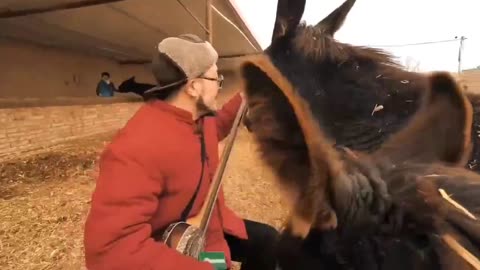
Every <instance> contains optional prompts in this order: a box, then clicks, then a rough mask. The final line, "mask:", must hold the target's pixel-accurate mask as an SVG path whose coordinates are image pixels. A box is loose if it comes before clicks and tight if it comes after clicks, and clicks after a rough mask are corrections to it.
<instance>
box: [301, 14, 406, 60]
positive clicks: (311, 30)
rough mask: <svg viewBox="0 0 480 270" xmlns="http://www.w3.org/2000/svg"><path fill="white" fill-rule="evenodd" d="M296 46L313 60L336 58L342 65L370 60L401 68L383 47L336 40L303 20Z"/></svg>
mask: <svg viewBox="0 0 480 270" xmlns="http://www.w3.org/2000/svg"><path fill="white" fill-rule="evenodd" d="M293 40H294V41H293V42H294V44H295V48H296V49H297V50H298V51H299V52H301V53H302V54H304V55H305V56H306V57H308V58H310V59H312V60H313V61H322V60H327V59H330V60H334V61H336V62H339V63H340V65H341V64H343V63H344V62H348V61H362V62H365V61H368V62H371V63H375V64H377V65H380V66H382V67H385V68H389V67H393V68H398V69H401V68H402V66H401V65H400V64H399V63H398V62H397V61H395V59H394V58H395V57H394V56H393V55H392V54H390V53H389V52H386V51H384V50H382V49H376V48H371V47H366V46H355V45H350V44H347V43H342V42H339V41H337V40H335V38H334V37H332V36H329V35H325V34H324V32H323V31H322V29H320V28H318V27H316V26H313V25H307V24H306V22H304V21H303V22H301V23H300V24H299V25H298V27H297V29H296V33H295V36H294V38H293Z"/></svg>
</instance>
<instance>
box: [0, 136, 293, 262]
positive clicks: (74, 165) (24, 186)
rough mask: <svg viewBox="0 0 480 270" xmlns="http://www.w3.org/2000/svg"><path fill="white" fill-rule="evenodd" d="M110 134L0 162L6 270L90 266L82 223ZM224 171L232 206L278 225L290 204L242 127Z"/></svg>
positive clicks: (0, 228)
mask: <svg viewBox="0 0 480 270" xmlns="http://www.w3.org/2000/svg"><path fill="white" fill-rule="evenodd" d="M111 136H112V134H105V135H101V136H95V137H94V138H87V139H83V140H79V141H74V142H70V143H67V144H65V145H63V146H62V147H60V148H58V149H56V150H55V151H52V152H48V153H44V154H41V155H37V156H34V157H31V158H28V159H25V160H21V161H10V162H7V163H0V217H1V218H0V269H2V270H7V269H28V270H30V269H84V268H83V265H84V257H83V225H84V221H85V218H86V215H87V212H88V209H89V206H90V205H89V204H90V197H91V193H92V191H93V189H94V186H95V164H96V161H97V158H98V154H99V153H100V151H101V150H102V149H103V147H104V145H105V144H106V143H108V141H109V139H110V138H111ZM224 177H225V179H224V190H225V195H226V198H227V204H228V205H230V206H231V207H232V208H233V209H234V210H236V211H237V212H238V213H239V214H240V215H241V216H243V217H245V218H249V219H253V220H258V221H263V222H266V223H269V224H272V225H274V226H275V227H277V228H279V226H280V225H281V223H282V219H283V218H284V217H285V215H286V211H285V206H284V205H282V203H281V200H280V195H279V190H278V189H277V187H276V186H275V185H274V183H273V178H272V175H271V172H270V171H269V170H268V169H267V168H265V167H264V166H263V164H262V163H261V162H260V160H259V159H258V156H257V153H256V148H255V144H254V143H253V142H252V140H251V138H250V134H248V133H247V132H246V131H245V130H244V129H243V128H242V130H241V131H239V134H238V136H237V140H236V142H235V146H234V149H233V151H232V154H231V156H230V160H229V163H228V165H227V169H226V171H225V175H224Z"/></svg>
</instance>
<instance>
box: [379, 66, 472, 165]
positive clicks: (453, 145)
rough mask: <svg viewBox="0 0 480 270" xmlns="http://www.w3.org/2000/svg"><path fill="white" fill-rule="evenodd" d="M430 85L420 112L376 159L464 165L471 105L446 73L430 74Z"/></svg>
mask: <svg viewBox="0 0 480 270" xmlns="http://www.w3.org/2000/svg"><path fill="white" fill-rule="evenodd" d="M429 83H430V87H429V89H428V91H427V93H426V95H425V96H424V100H423V104H422V106H421V108H420V109H419V110H418V112H417V113H416V114H415V115H414V116H413V118H412V119H411V120H410V122H409V124H407V126H406V127H405V128H404V129H403V130H401V131H399V132H398V133H397V134H395V135H392V137H391V138H390V139H389V140H387V141H386V142H385V143H384V144H383V146H382V147H381V148H380V149H379V150H378V151H377V152H375V153H374V155H375V156H376V157H377V158H385V157H388V158H390V159H391V160H392V161H393V162H402V161H407V160H408V161H418V162H425V163H430V162H438V161H439V162H444V163H450V164H451V165H464V163H466V161H467V159H468V156H469V155H470V151H471V127H472V113H473V112H472V105H471V103H470V101H469V100H468V99H467V97H466V96H465V94H464V93H463V92H462V89H461V86H460V85H459V84H457V82H456V81H455V79H454V78H453V77H452V76H451V75H450V74H449V73H447V72H436V73H433V74H431V75H430V76H429Z"/></svg>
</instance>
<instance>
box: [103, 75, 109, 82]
mask: <svg viewBox="0 0 480 270" xmlns="http://www.w3.org/2000/svg"><path fill="white" fill-rule="evenodd" d="M102 79H103V80H104V81H108V80H110V77H109V76H108V75H103V76H102Z"/></svg>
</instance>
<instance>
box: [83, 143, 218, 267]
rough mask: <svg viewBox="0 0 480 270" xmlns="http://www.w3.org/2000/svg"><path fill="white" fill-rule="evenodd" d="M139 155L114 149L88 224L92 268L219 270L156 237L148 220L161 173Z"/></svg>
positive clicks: (104, 163) (106, 158) (105, 160)
mask: <svg viewBox="0 0 480 270" xmlns="http://www.w3.org/2000/svg"><path fill="white" fill-rule="evenodd" d="M145 171H146V170H144V169H143V167H142V165H140V163H138V159H136V158H134V157H132V155H128V154H127V153H122V152H121V151H120V150H119V149H118V148H113V147H108V148H107V149H106V151H105V152H104V153H103V154H102V157H101V160H100V173H99V178H98V181H97V186H96V190H95V192H94V194H93V197H92V204H91V209H90V212H89V215H88V217H87V221H86V224H85V239H84V241H85V242H84V244H85V257H86V258H85V259H86V266H87V268H88V269H89V270H96V269H102V270H108V269H148V270H174V269H175V270H178V269H194V270H213V269H214V267H213V265H211V264H210V263H208V262H200V261H197V260H196V259H194V258H191V257H188V256H184V255H182V254H180V253H178V252H177V251H175V250H173V249H170V248H169V247H167V246H166V245H165V244H163V243H158V242H155V241H154V239H153V238H151V237H150V235H151V232H152V229H151V226H150V224H149V223H148V220H149V219H150V218H151V217H152V215H153V214H154V211H155V210H156V209H157V205H158V200H157V197H158V195H159V194H160V193H161V191H162V187H163V179H162V177H161V176H152V175H147V174H146V173H145Z"/></svg>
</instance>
